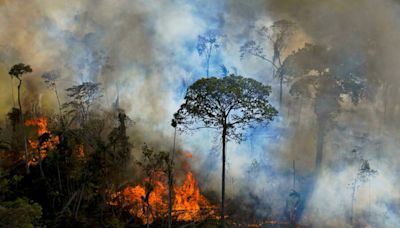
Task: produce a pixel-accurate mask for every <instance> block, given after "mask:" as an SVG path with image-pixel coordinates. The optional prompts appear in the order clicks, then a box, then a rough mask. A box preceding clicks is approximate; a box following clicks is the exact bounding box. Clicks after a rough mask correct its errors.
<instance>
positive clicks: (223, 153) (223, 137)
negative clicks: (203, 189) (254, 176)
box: [221, 120, 227, 228]
mask: <svg viewBox="0 0 400 228" xmlns="http://www.w3.org/2000/svg"><path fill="white" fill-rule="evenodd" d="M226 133H227V125H226V120H225V121H224V126H223V128H222V186H221V227H222V228H224V226H225V160H226V159H225V158H226V157H225V156H226V154H225V150H226Z"/></svg>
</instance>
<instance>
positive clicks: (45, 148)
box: [25, 117, 60, 165]
mask: <svg viewBox="0 0 400 228" xmlns="http://www.w3.org/2000/svg"><path fill="white" fill-rule="evenodd" d="M25 126H27V127H29V126H33V127H35V128H36V129H37V130H36V133H37V135H36V139H34V138H28V144H29V149H30V152H29V155H28V156H29V159H28V164H29V165H37V164H38V163H39V162H41V161H43V159H45V158H46V156H47V154H48V153H49V152H50V151H52V150H54V149H55V148H56V146H57V145H58V144H59V143H60V139H59V137H58V136H53V135H52V134H51V132H50V131H49V130H48V128H47V118H46V117H40V118H36V119H27V120H25Z"/></svg>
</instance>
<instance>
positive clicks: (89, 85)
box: [63, 82, 103, 124]
mask: <svg viewBox="0 0 400 228" xmlns="http://www.w3.org/2000/svg"><path fill="white" fill-rule="evenodd" d="M100 90H101V89H100V83H94V82H83V83H82V84H80V85H76V86H72V87H70V88H68V89H67V90H66V91H67V95H68V96H69V97H70V98H71V99H72V100H71V101H70V102H67V103H64V104H63V106H64V107H70V108H71V110H70V112H75V116H76V117H78V118H79V119H80V122H81V123H82V124H85V123H86V121H87V120H88V118H89V114H90V108H91V107H92V106H93V105H94V104H95V102H96V101H98V99H99V98H101V97H102V96H103V95H102V94H101V93H100Z"/></svg>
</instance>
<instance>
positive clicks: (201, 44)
mask: <svg viewBox="0 0 400 228" xmlns="http://www.w3.org/2000/svg"><path fill="white" fill-rule="evenodd" d="M222 37H223V36H221V35H220V34H219V33H218V31H216V30H211V31H208V32H207V33H206V34H204V35H203V36H202V35H199V36H198V40H197V47H196V48H197V53H198V54H199V55H200V56H202V55H204V57H205V59H206V76H207V77H208V76H209V75H210V59H211V56H212V53H213V50H216V49H218V48H219V47H220V46H221V38H222Z"/></svg>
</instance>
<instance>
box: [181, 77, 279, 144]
mask: <svg viewBox="0 0 400 228" xmlns="http://www.w3.org/2000/svg"><path fill="white" fill-rule="evenodd" d="M270 92H271V88H270V87H269V86H266V85H263V84H262V83H260V82H258V81H256V80H254V79H250V78H244V77H242V76H235V75H230V76H227V77H224V78H220V79H219V78H215V77H211V78H203V79H200V80H198V81H196V82H195V83H194V84H193V85H191V86H190V87H189V88H188V90H187V92H186V96H185V103H183V104H182V105H181V107H180V109H179V110H178V111H177V112H176V113H175V115H174V118H175V120H176V121H177V123H178V126H179V127H180V128H181V129H190V128H188V127H189V126H196V125H197V126H198V123H199V122H202V123H203V126H204V127H206V128H215V129H222V128H224V127H226V128H227V129H228V134H227V135H228V136H230V137H233V138H236V139H238V140H239V141H240V140H241V133H240V131H238V130H240V129H244V128H246V127H247V126H252V124H254V123H262V122H268V121H270V120H272V118H273V117H274V116H276V115H277V110H276V109H275V108H274V107H272V105H271V104H270V103H269V101H268V98H269V95H270Z"/></svg>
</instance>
